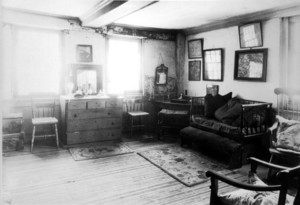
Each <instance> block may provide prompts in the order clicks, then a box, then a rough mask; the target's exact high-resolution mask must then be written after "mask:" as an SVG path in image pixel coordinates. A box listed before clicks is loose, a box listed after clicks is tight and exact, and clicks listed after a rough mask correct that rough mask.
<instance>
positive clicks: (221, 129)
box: [191, 115, 244, 142]
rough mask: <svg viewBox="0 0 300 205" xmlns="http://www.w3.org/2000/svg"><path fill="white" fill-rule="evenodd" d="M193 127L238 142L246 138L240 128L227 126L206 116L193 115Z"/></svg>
mask: <svg viewBox="0 0 300 205" xmlns="http://www.w3.org/2000/svg"><path fill="white" fill-rule="evenodd" d="M191 126H192V127H195V128H199V129H203V130H206V131H212V132H214V133H219V134H222V136H225V137H227V138H229V139H233V140H235V141H237V142H240V141H241V140H242V138H241V137H242V136H244V132H241V129H240V127H234V126H231V125H227V124H225V123H223V122H220V121H217V120H215V119H212V118H207V117H204V116H196V115H193V116H192V122H191Z"/></svg>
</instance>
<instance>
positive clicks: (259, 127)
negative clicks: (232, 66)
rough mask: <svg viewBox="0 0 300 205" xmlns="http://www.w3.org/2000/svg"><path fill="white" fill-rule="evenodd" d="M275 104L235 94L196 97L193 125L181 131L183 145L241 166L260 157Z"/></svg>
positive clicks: (235, 165)
mask: <svg viewBox="0 0 300 205" xmlns="http://www.w3.org/2000/svg"><path fill="white" fill-rule="evenodd" d="M271 106H272V104H271V103H265V102H259V101H254V100H245V99H241V98H238V97H234V98H232V93H228V94H226V95H224V96H222V95H219V94H217V95H215V96H212V95H210V94H209V95H206V96H205V97H194V98H192V104H191V120H190V125H189V126H188V127H186V128H184V129H182V130H181V131H180V136H181V145H182V146H184V145H190V144H196V145H197V146H198V147H199V148H200V149H201V151H203V152H205V153H207V154H209V155H211V156H213V157H216V158H218V159H220V160H225V162H227V163H228V165H229V167H231V168H237V167H240V166H242V164H244V163H245V162H246V159H247V158H248V157H249V156H257V155H258V154H259V153H260V152H261V150H262V146H260V145H261V141H262V138H263V137H264V136H265V134H266V132H267V130H268V126H269V125H270V124H271V122H270V117H269V116H270V111H271Z"/></svg>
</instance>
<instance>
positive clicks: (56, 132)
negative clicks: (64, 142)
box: [54, 124, 59, 149]
mask: <svg viewBox="0 0 300 205" xmlns="http://www.w3.org/2000/svg"><path fill="white" fill-rule="evenodd" d="M54 127H55V137H56V145H57V149H58V148H59V141H58V131H57V124H54Z"/></svg>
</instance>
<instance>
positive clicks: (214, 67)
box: [203, 48, 223, 81]
mask: <svg viewBox="0 0 300 205" xmlns="http://www.w3.org/2000/svg"><path fill="white" fill-rule="evenodd" d="M203 53H204V54H203V55H204V63H203V80H206V81H223V49H221V48H216V49H208V50H204V51H203Z"/></svg>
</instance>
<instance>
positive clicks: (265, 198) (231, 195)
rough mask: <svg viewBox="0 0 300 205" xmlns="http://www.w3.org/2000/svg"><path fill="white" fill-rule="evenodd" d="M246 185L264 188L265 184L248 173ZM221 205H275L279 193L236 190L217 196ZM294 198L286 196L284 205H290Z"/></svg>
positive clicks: (254, 175)
mask: <svg viewBox="0 0 300 205" xmlns="http://www.w3.org/2000/svg"><path fill="white" fill-rule="evenodd" d="M248 183H249V184H253V185H261V186H265V185H266V184H265V183H264V182H263V181H261V180H260V179H259V177H258V176H257V175H256V174H254V173H250V174H249V176H248ZM219 199H220V200H221V202H222V204H225V205H240V204H247V205H277V203H278V199H279V191H265V192H262V191H250V190H245V189H238V190H235V191H232V192H228V193H225V194H221V195H219ZM293 201H294V198H293V197H292V196H290V195H287V198H286V203H285V204H286V205H292V204H293Z"/></svg>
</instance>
